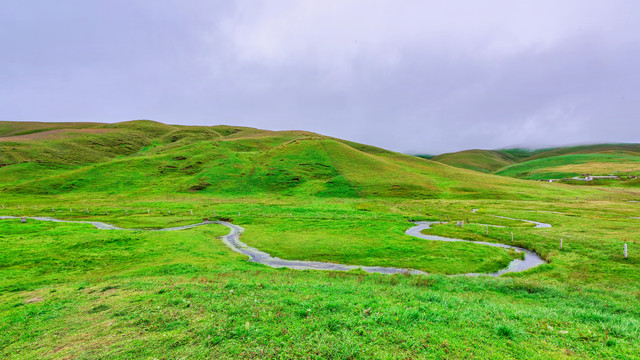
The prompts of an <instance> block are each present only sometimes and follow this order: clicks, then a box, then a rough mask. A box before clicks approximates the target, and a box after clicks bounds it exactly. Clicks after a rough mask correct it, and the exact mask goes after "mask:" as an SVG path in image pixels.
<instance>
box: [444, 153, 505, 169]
mask: <svg viewBox="0 0 640 360" xmlns="http://www.w3.org/2000/svg"><path fill="white" fill-rule="evenodd" d="M432 160H434V161H438V162H441V163H443V164H447V165H451V166H455V167H459V168H463V169H469V170H474V171H480V172H486V173H491V172H493V171H496V170H498V169H500V168H503V167H505V166H508V165H511V164H513V163H515V162H516V158H515V157H514V156H512V155H510V154H508V153H506V152H503V151H499V150H498V151H492V150H464V151H459V152H455V153H447V154H442V155H438V156H435V157H433V158H432Z"/></svg>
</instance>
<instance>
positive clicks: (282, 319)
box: [0, 121, 640, 359]
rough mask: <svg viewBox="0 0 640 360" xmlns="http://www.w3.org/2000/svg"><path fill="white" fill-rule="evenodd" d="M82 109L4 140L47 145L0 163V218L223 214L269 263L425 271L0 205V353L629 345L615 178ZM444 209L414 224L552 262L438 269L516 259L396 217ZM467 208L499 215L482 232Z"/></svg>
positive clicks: (494, 353) (632, 282)
mask: <svg viewBox="0 0 640 360" xmlns="http://www.w3.org/2000/svg"><path fill="white" fill-rule="evenodd" d="M39 126H43V125H39V124H35V125H34V124H30V125H28V126H27V125H24V126H18V125H12V124H9V125H7V123H0V131H2V132H1V133H2V134H15V133H18V132H20V131H35V130H37V129H40V127H39ZM51 126H53V125H51ZM55 126H58V127H61V126H62V125H60V124H56V125H55ZM87 126H88V125H87ZM91 127H92V128H107V129H111V130H110V131H109V132H103V133H96V134H80V135H73V136H66V135H65V136H61V137H59V138H56V139H49V138H47V139H42V140H29V142H26V141H25V142H7V141H4V142H0V147H2V149H3V152H2V156H5V159H14V160H15V159H23V160H37V159H47V161H44V162H32V163H21V164H15V165H10V166H7V167H2V168H0V204H1V205H4V208H0V216H3V215H12V216H54V217H56V218H61V219H69V220H84V221H103V222H107V223H111V224H114V225H117V226H121V227H125V228H144V229H157V228H163V227H174V226H179V225H185V224H193V223H197V222H200V221H202V219H205V218H206V219H221V220H228V221H231V222H233V223H235V224H238V225H241V226H243V227H244V228H245V229H246V232H245V234H244V235H243V237H242V240H243V241H245V242H246V243H248V244H249V245H251V246H255V247H257V248H258V249H261V250H264V251H267V252H269V253H271V254H273V255H274V256H278V257H281V258H283V259H292V260H316V261H332V262H338V263H345V264H356V265H373V266H392V267H402V268H416V269H421V270H424V271H426V272H429V273H431V274H430V275H420V276H409V275H394V276H388V275H382V274H367V273H363V272H361V271H350V272H331V271H296V270H289V269H272V268H269V267H266V266H263V265H260V264H255V263H251V262H249V261H247V259H246V258H245V257H243V256H242V255H240V254H238V253H235V252H233V251H232V250H230V249H229V248H228V247H226V246H225V245H224V244H223V243H222V241H221V240H219V239H216V237H217V236H220V235H222V234H225V233H226V232H227V229H226V228H225V227H222V226H218V225H207V226H201V227H196V228H193V229H189V230H185V231H178V232H145V231H106V230H97V229H95V228H93V227H92V226H90V225H85V224H61V223H48V222H37V221H32V220H29V221H28V222H27V223H26V224H21V223H19V221H17V220H0V241H1V242H2V246H1V247H0V330H1V333H0V357H2V358H16V359H58V358H81V359H93V358H95V359H97V358H114V359H130V358H158V359H162V358H166V359H173V358H221V359H225V358H228V359H237V358H281V359H290V358H312V359H325V358H334V359H386V358H388V359H407V358H432V359H442V358H446V359H467V358H479V359H484V358H496V359H512V358H520V359H549V358H552V359H564V358H579V359H591V358H598V359H602V358H604V359H608V358H611V359H614V358H618V359H619V358H624V359H627V358H628V359H634V358H639V356H638V354H639V353H640V341H639V340H638V339H639V338H640V333H639V330H638V329H640V320H639V319H640V271H639V270H640V261H639V260H640V257H638V249H640V247H639V246H638V245H639V244H640V235H638V232H637V231H636V229H637V227H638V224H639V221H640V220H637V219H632V217H638V216H640V205H639V204H638V203H629V202H628V200H640V192H636V191H635V190H634V188H633V187H629V188H612V187H606V186H593V187H579V186H571V185H565V184H543V183H537V182H528V181H523V180H518V179H511V178H508V177H498V176H494V175H490V174H479V173H476V172H473V171H468V170H463V169H457V168H454V167H450V166H447V165H443V164H439V163H436V162H433V161H429V160H425V159H419V158H415V157H410V156H406V155H402V154H397V153H393V152H390V151H386V150H384V149H379V148H375V147H372V146H367V145H362V144H355V143H351V142H346V141H342V140H339V139H333V138H328V137H324V136H321V135H317V134H312V133H306V132H270V131H262V130H257V129H250V128H241V127H233V126H213V127H181V126H174V125H165V124H160V123H155V122H151V121H136V122H128V123H120V124H112V125H103V124H92V125H91ZM36 133H37V131H36V132H34V133H33V134H36ZM516 155H517V154H516ZM516 155H513V156H516ZM518 156H520V155H518ZM529 156H531V155H529ZM0 162H1V161H0ZM18 206H20V208H18ZM34 206H36V207H37V208H34ZM52 208H55V212H53V211H52ZM69 208H71V209H72V210H71V211H69ZM87 209H88V210H89V212H88V213H87V211H86V210H87ZM147 209H150V213H149V214H148V213H147ZM471 209H480V210H479V211H478V212H477V213H475V214H474V213H471ZM125 210H126V212H125ZM192 211H193V215H192V213H191V212H192ZM214 212H215V215H214ZM491 214H494V215H503V216H509V217H513V218H521V219H530V220H537V221H542V222H547V223H550V224H552V225H553V227H552V228H547V229H535V228H533V226H532V225H531V224H529V223H525V222H521V221H516V220H509V219H501V218H495V217H492V216H490V215H491ZM447 216H448V217H449V218H450V220H451V221H452V222H455V221H457V220H467V219H468V220H469V222H470V223H471V224H468V225H465V227H464V228H462V229H461V228H457V227H456V226H453V225H452V224H443V225H436V226H434V227H433V228H432V229H430V230H428V233H430V234H437V235H441V236H447V237H456V238H461V239H467V240H479V241H489V242H498V243H506V244H512V243H511V239H510V233H511V232H513V233H514V235H515V239H514V240H515V241H514V242H513V245H516V246H522V247H526V248H529V249H532V250H534V251H536V252H538V253H539V254H540V255H541V256H542V257H543V258H544V259H545V260H547V261H548V264H545V265H541V266H539V267H536V268H534V269H531V270H529V271H526V272H523V273H511V274H506V275H503V276H501V277H499V278H487V277H477V278H472V277H465V276H446V275H447V274H463V273H468V272H477V271H486V272H492V271H496V270H498V269H500V268H502V267H504V266H506V264H507V263H508V262H509V261H510V260H511V259H512V258H513V257H514V256H516V255H515V254H512V253H509V252H507V251H505V250H502V249H498V248H493V247H488V246H483V245H478V244H467V243H444V242H433V241H427V240H420V239H416V238H413V237H410V236H407V235H404V231H405V230H406V229H407V228H409V227H410V226H412V225H411V223H410V222H409V220H431V221H434V220H437V219H439V218H440V217H442V218H446V217H447ZM475 224H495V225H501V226H506V228H494V227H492V228H490V230H489V234H488V235H487V234H486V233H485V231H486V228H485V227H484V226H481V225H475ZM560 239H564V247H563V249H559V240H560ZM623 243H627V244H628V245H629V252H630V256H629V258H628V259H624V258H623V256H622V246H623Z"/></svg>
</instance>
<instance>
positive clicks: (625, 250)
mask: <svg viewBox="0 0 640 360" xmlns="http://www.w3.org/2000/svg"><path fill="white" fill-rule="evenodd" d="M624 258H625V259H626V258H627V243H624Z"/></svg>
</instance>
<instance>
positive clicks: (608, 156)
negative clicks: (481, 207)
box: [496, 153, 640, 180]
mask: <svg viewBox="0 0 640 360" xmlns="http://www.w3.org/2000/svg"><path fill="white" fill-rule="evenodd" d="M588 163H607V164H615V163H622V166H623V168H624V167H626V164H628V163H639V165H640V156H638V155H635V154H627V153H598V154H572V155H560V156H554V157H548V158H543V159H536V160H530V161H526V162H523V163H518V164H514V165H511V166H507V167H505V168H503V169H500V170H499V171H497V172H496V175H503V176H511V177H519V178H524V179H531V180H544V179H559V178H560V179H562V178H567V177H574V176H579V175H581V173H592V175H608V174H609V171H607V172H606V173H602V172H601V171H597V170H596V171H593V169H591V168H589V166H585V167H584V168H583V170H582V172H580V173H579V172H569V173H567V172H553V170H552V169H553V168H554V167H560V166H563V165H565V166H566V165H576V164H588Z"/></svg>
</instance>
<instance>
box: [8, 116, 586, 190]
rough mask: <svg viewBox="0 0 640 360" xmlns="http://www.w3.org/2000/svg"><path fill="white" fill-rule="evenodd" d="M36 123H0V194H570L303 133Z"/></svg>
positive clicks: (143, 123) (158, 125)
mask: <svg viewBox="0 0 640 360" xmlns="http://www.w3.org/2000/svg"><path fill="white" fill-rule="evenodd" d="M39 126H40V125H39V124H38V123H29V124H28V126H27V125H25V124H23V123H8V122H4V123H1V124H0V128H2V129H3V133H4V134H5V136H4V137H2V138H0V150H1V151H0V164H7V165H6V166H3V167H0V189H2V190H1V191H2V193H4V194H20V193H29V194H41V195H55V194H62V193H91V192H103V193H113V194H115V193H118V194H123V193H124V194H127V193H128V194H136V193H141V192H144V193H147V194H154V193H155V194H165V193H202V194H210V195H228V196H252V195H259V194H280V195H287V196H303V197H305V196H315V197H352V198H357V197H360V198H361V197H395V198H400V197H409V198H469V197H473V198H486V197H491V198H511V199H527V198H539V197H540V196H571V195H572V194H573V191H574V190H572V189H570V188H563V189H558V188H557V187H549V186H548V185H546V184H531V183H527V182H521V181H518V180H513V179H509V178H505V177H497V176H492V175H485V174H479V173H477V172H471V171H468V170H462V169H458V168H454V167H450V166H447V165H443V164H440V163H438V162H435V161H430V160H426V159H420V158H416V157H413V156H408V155H403V154H399V153H394V152H391V151H387V150H384V149H380V148H376V147H373V146H368V145H363V144H357V143H353V142H350V141H345V140H340V139H336V138H331V137H327V136H322V135H319V134H314V133H310V132H304V131H267V130H258V129H253V128H245V127H233V126H178V125H166V124H161V123H157V122H153V121H147V120H144V121H130V122H123V123H116V124H95V123H90V124H47V123H42V124H41V127H39ZM25 129H27V130H25ZM25 132H28V134H27V133H25Z"/></svg>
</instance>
